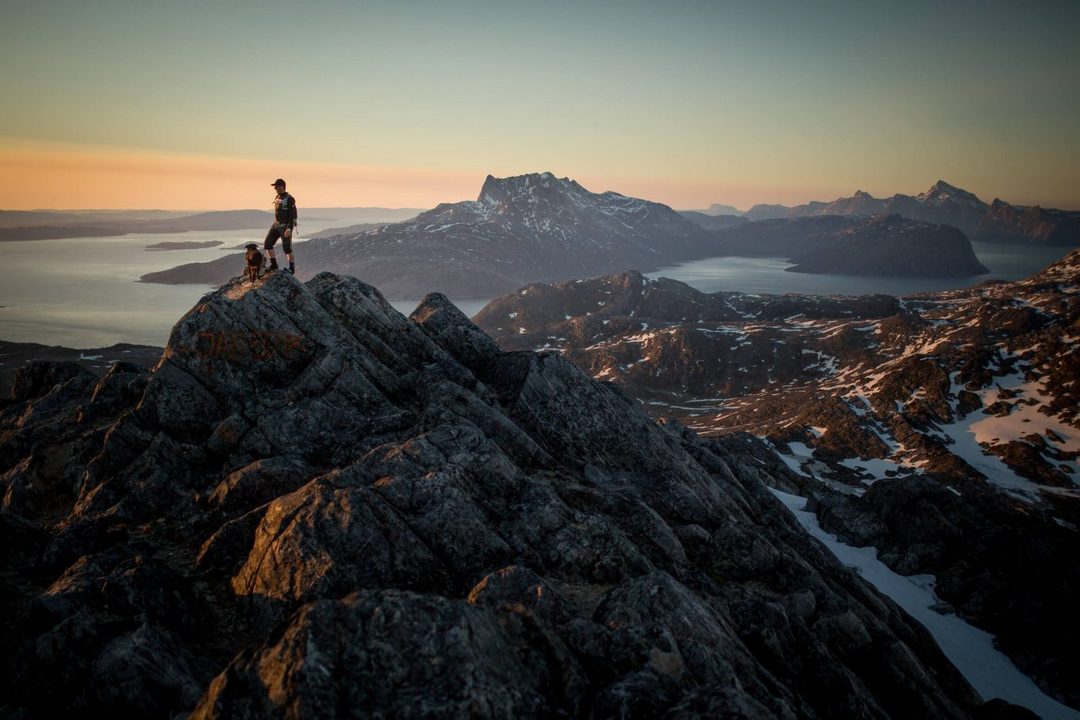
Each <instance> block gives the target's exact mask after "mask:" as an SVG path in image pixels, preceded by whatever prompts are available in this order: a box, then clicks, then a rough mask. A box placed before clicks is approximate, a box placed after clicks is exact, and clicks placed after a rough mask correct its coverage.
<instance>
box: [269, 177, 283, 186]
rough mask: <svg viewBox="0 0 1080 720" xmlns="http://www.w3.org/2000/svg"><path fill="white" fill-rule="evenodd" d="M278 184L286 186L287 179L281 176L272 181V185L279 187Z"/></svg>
mask: <svg viewBox="0 0 1080 720" xmlns="http://www.w3.org/2000/svg"><path fill="white" fill-rule="evenodd" d="M278 185H280V186H281V187H285V181H284V180H282V179H281V178H278V179H277V180H275V181H274V182H272V183H270V187H277V186H278Z"/></svg>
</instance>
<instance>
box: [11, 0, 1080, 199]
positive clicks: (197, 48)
mask: <svg viewBox="0 0 1080 720" xmlns="http://www.w3.org/2000/svg"><path fill="white" fill-rule="evenodd" d="M1078 36H1080V2H1077V1H1076V0H1067V1H1064V2H1038V1H1036V2H1026V3H1016V2H974V1H972V0H953V1H952V2H948V3H939V2H922V1H920V0H909V1H907V2H892V1H890V0H864V1H863V2H828V1H827V0H826V1H820V2H805V1H803V2H775V1H771V0H760V1H756V2H722V1H720V0H712V1H703V0H668V1H667V2H639V1H636V0H621V1H619V2H598V1H592V2H590V1H589V0H575V1H573V2H563V1H562V0H546V1H545V2H538V1H536V0H532V1H531V2H518V1H517V0H498V1H492V2H489V1H487V0H457V1H455V2H438V1H436V0H429V1H427V2H421V1H412V0H398V1H397V2H381V1H375V2H365V1H363V0H311V1H309V2H303V3H301V2H296V1H295V0H293V1H292V2H279V1H278V0H259V2H253V1H250V0H230V2H220V1H219V0H213V1H210V0H188V1H187V2H175V1H172V2H167V3H166V2H160V1H159V0H78V1H69V0H32V1H28V0H6V1H5V10H4V22H3V24H2V25H0V60H2V61H3V65H2V66H3V67H4V68H5V71H4V72H3V73H2V74H0V96H2V97H3V98H4V106H3V107H4V110H3V112H2V113H0V197H2V198H3V200H2V201H0V207H3V208H4V209H34V208H66V209H72V208H163V209H192V210H196V209H228V208H248V207H262V206H264V205H266V204H267V202H268V200H267V197H266V196H267V194H268V193H270V194H272V192H271V191H270V188H269V184H270V182H271V181H272V180H273V179H275V178H277V177H284V178H286V179H287V180H288V181H289V189H290V191H292V192H294V194H295V195H296V196H297V197H298V199H300V200H302V202H301V204H302V205H307V206H309V207H316V206H319V207H328V206H381V207H418V208H426V207H432V206H434V205H435V204H437V203H439V202H455V201H458V200H465V199H473V198H475V197H476V196H477V194H478V193H479V190H480V186H481V185H482V183H483V180H484V178H485V177H486V176H487V175H488V174H489V173H490V174H493V175H495V176H500V177H501V176H508V175H519V174H522V173H527V172H542V171H550V172H553V173H555V174H556V175H557V176H559V177H571V178H574V179H576V180H578V181H579V182H580V183H582V184H583V185H584V186H585V187H586V188H588V189H590V190H593V191H596V192H601V191H605V190H615V191H618V192H621V193H624V194H627V195H633V196H636V197H643V198H647V199H650V200H655V201H659V202H664V203H667V204H669V205H672V206H674V207H676V208H682V209H686V208H704V207H708V206H709V205H711V204H712V203H723V204H730V205H735V206H737V207H739V208H741V209H746V208H748V207H749V206H750V205H752V204H754V203H765V202H769V203H772V202H778V203H784V204H795V203H801V202H806V201H809V200H831V199H834V198H836V197H839V196H846V195H850V194H852V193H853V192H854V191H855V190H857V189H861V190H864V191H867V192H870V193H871V194H873V195H876V196H888V195H892V194H893V193H897V192H903V193H908V194H916V193H918V192H921V191H924V190H926V189H928V188H929V187H930V186H931V185H932V184H933V183H934V182H936V181H937V180H939V179H944V180H946V181H948V182H950V183H952V184H954V185H958V186H960V187H963V188H965V189H968V190H971V191H972V192H975V193H976V194H977V195H979V196H980V197H981V198H982V199H984V200H986V201H990V200H992V199H994V198H995V197H1000V198H1002V199H1005V200H1008V201H1010V202H1014V203H1018V204H1036V203H1038V204H1041V205H1043V206H1044V207H1061V208H1068V209H1080V137H1078V133H1080V43H1078V42H1077V41H1076V38H1077V37H1078Z"/></svg>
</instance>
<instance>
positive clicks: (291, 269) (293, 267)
mask: <svg viewBox="0 0 1080 720" xmlns="http://www.w3.org/2000/svg"><path fill="white" fill-rule="evenodd" d="M289 274H290V275H295V274H296V265H295V264H293V263H289Z"/></svg>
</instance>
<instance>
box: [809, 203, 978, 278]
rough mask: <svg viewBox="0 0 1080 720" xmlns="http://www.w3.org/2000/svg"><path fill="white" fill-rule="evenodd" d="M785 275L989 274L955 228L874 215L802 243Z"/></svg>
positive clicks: (955, 275) (967, 242)
mask: <svg viewBox="0 0 1080 720" xmlns="http://www.w3.org/2000/svg"><path fill="white" fill-rule="evenodd" d="M791 261H792V262H793V263H795V266H794V267H790V268H788V270H789V271H790V272H800V273H827V274H834V275H868V276H875V277H970V276H973V275H982V274H984V273H987V272H989V270H987V269H986V266H985V265H983V264H982V263H981V262H979V259H978V258H977V257H976V256H975V252H974V251H973V250H972V249H971V242H970V241H969V240H968V239H967V238H966V237H965V236H964V233H962V232H960V230H958V229H957V228H955V227H952V226H950V225H935V224H932V223H925V222H919V221H916V220H907V219H905V218H902V217H900V216H899V215H878V216H875V217H871V218H870V219H869V220H866V221H865V222H862V223H859V224H858V225H856V226H855V227H852V228H848V229H846V230H841V231H838V232H836V233H833V234H831V235H821V236H817V237H815V238H813V240H812V241H808V242H806V243H805V245H804V246H803V247H802V248H800V249H799V250H798V251H797V252H796V253H795V254H794V255H792V257H791Z"/></svg>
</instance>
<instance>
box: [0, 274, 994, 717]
mask: <svg viewBox="0 0 1080 720" xmlns="http://www.w3.org/2000/svg"><path fill="white" fill-rule="evenodd" d="M0 432H2V433H3V435H2V437H3V448H4V454H3V456H2V460H3V462H4V466H3V468H2V470H3V472H4V474H3V476H2V480H0V482H2V483H3V491H4V492H3V496H4V512H3V513H0V533H2V535H3V539H4V542H3V544H2V545H0V547H2V548H3V551H2V554H0V572H3V573H4V578H5V583H4V585H3V588H4V590H3V593H2V595H0V603H2V606H0V610H2V612H0V618H2V622H3V632H4V638H5V643H4V647H5V648H7V649H8V652H7V653H6V654H5V662H6V664H7V668H6V669H7V672H6V673H3V674H2V677H3V680H2V681H0V682H2V684H0V690H2V693H3V698H4V700H3V707H5V708H8V709H11V710H12V711H13V712H16V713H22V714H23V715H25V716H31V717H37V716H41V717H52V716H58V715H64V714H71V713H79V714H80V715H84V716H101V717H104V716H108V717H153V716H166V715H175V714H184V713H191V716H192V717H195V718H226V717H228V718H237V717H239V718H255V717H300V716H306V717H371V716H375V715H384V716H424V717H460V716H463V715H470V716H478V717H553V716H583V715H591V716H595V717H611V716H619V717H627V716H635V717H646V716H648V717H653V716H662V715H671V716H678V717H703V718H704V717H779V718H797V717H827V718H852V717H866V718H882V717H895V718H910V717H938V718H964V717H974V716H975V715H976V714H977V713H978V712H979V707H980V705H979V701H978V699H977V698H976V697H975V695H974V694H973V692H972V690H971V689H970V687H969V686H968V685H967V684H966V683H965V682H964V681H963V680H962V679H961V678H960V677H959V675H958V674H957V672H956V671H955V670H954V669H953V668H952V667H951V666H950V665H949V664H948V663H947V662H946V661H945V660H944V658H943V656H942V655H941V653H940V652H939V650H938V649H937V647H936V646H935V645H934V644H933V642H932V641H931V640H930V638H929V636H928V635H927V634H926V632H925V631H924V630H922V629H921V627H919V626H917V625H915V624H914V623H913V622H912V621H911V620H910V619H909V618H908V617H907V616H906V615H904V614H903V613H901V612H900V611H899V610H898V609H897V608H896V606H895V605H894V604H893V603H892V602H891V601H889V600H888V599H886V598H884V597H882V596H881V595H879V594H878V593H876V592H875V591H873V590H872V589H870V587H869V586H868V585H867V584H865V583H864V582H863V581H862V580H861V579H860V578H859V577H858V575H856V574H855V573H853V572H851V571H850V570H848V569H846V568H844V567H842V566H841V565H839V564H838V563H837V562H836V561H835V560H834V559H833V558H832V556H831V555H829V554H828V553H827V552H826V551H825V550H824V549H823V548H822V547H821V546H820V545H819V544H818V543H817V542H816V541H814V540H813V539H811V538H810V537H809V536H808V535H806V534H805V533H804V532H803V531H802V529H801V528H800V526H799V525H798V524H797V523H796V522H795V520H794V519H793V517H792V516H791V515H790V513H789V512H788V511H787V510H786V509H785V508H783V507H782V506H781V505H780V504H779V503H778V502H777V501H776V500H775V499H774V497H773V495H772V494H771V493H770V491H769V490H768V489H767V487H766V482H769V483H782V482H786V483H792V482H795V481H796V479H795V477H794V475H793V474H792V473H791V472H790V471H789V470H787V469H786V468H785V467H784V466H783V465H781V464H779V463H776V462H773V463H771V464H770V463H765V464H762V463H761V462H759V461H758V460H757V459H755V456H754V455H753V453H749V452H744V451H740V452H736V451H734V450H728V449H725V448H724V446H722V445H719V444H717V443H715V442H712V441H709V440H704V439H701V438H699V437H698V436H696V435H694V434H692V433H690V432H689V431H687V430H686V429H685V428H684V427H682V426H681V425H679V424H675V423H666V424H657V423H655V422H653V421H652V420H650V419H649V418H648V417H647V416H646V415H645V414H644V413H643V412H641V410H640V409H639V407H638V404H637V403H636V402H633V401H630V400H628V399H627V398H626V397H625V396H624V395H623V394H622V393H621V392H619V391H618V390H617V389H615V388H614V387H613V386H611V385H610V384H605V383H598V382H595V381H594V380H592V379H591V378H590V377H589V376H588V375H587V374H585V373H584V372H583V371H581V370H579V369H578V368H577V367H575V366H574V365H573V364H571V363H570V362H569V361H568V360H566V359H564V358H561V357H558V356H554V355H545V354H534V353H532V352H504V351H502V350H500V349H499V348H498V346H497V345H496V344H495V343H494V342H493V341H492V340H491V339H490V338H489V337H488V336H487V335H485V334H484V333H483V332H482V331H481V330H480V329H479V328H477V327H476V326H475V325H473V324H472V323H470V322H469V321H468V320H467V319H466V318H465V317H463V316H462V315H461V314H460V313H459V312H458V311H457V310H456V309H455V308H454V307H453V306H452V305H451V304H450V303H449V302H448V301H447V300H446V299H445V298H444V297H443V296H440V295H432V296H429V297H428V298H427V299H426V300H425V301H424V302H423V303H422V304H421V305H420V307H418V308H417V310H416V311H415V312H414V313H413V315H412V316H411V317H408V318H406V317H404V316H402V315H400V314H398V313H397V312H395V311H394V310H393V309H392V308H391V306H390V305H389V304H388V303H387V302H386V301H385V300H384V299H383V297H382V295H381V294H380V293H379V292H378V291H377V290H376V289H375V288H373V287H371V286H369V285H366V284H364V283H362V282H360V281H358V280H355V279H353V278H347V277H341V276H337V275H331V274H328V273H324V274H321V275H319V276H317V277H315V278H314V279H312V280H311V281H310V282H308V283H306V284H302V283H300V282H299V281H298V280H297V279H295V278H294V277H293V276H291V275H288V274H285V273H281V274H275V275H271V276H269V277H268V278H264V279H262V280H260V281H258V282H257V283H255V284H254V285H246V284H242V283H233V284H230V285H227V286H225V287H223V288H221V289H220V290H218V291H216V292H214V293H211V294H209V295H207V296H206V297H204V298H203V299H202V300H201V301H200V302H199V303H198V304H197V305H196V306H195V307H194V308H192V310H191V311H190V312H189V313H188V314H187V315H185V316H184V317H183V318H181V319H180V321H179V322H178V323H177V324H176V326H175V328H174V329H173V332H172V335H171V338H170V340H169V343H168V346H167V347H166V349H165V352H164V354H163V356H162V358H161V361H160V363H159V364H158V365H157V366H156V367H155V368H154V369H153V370H152V371H150V372H149V373H147V372H140V371H138V370H137V369H134V368H119V369H117V370H116V371H115V372H112V373H110V376H109V377H108V378H106V379H102V380H100V381H95V379H94V378H90V377H87V376H85V375H83V374H81V373H80V372H79V371H78V370H77V369H74V370H73V369H71V368H69V367H66V366H64V367H60V366H48V365H43V366H34V367H31V368H29V369H27V370H26V371H25V372H23V373H22V374H21V375H20V377H19V380H18V381H17V383H16V392H15V394H14V395H13V397H12V399H11V400H10V401H6V402H5V404H4V406H3V408H2V412H0ZM757 451H758V452H766V453H767V451H765V450H764V449H763V448H762V447H760V446H757ZM42 486H45V487H47V491H45V492H43V491H41V490H40V488H41V487H42ZM8 580H10V581H8Z"/></svg>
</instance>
